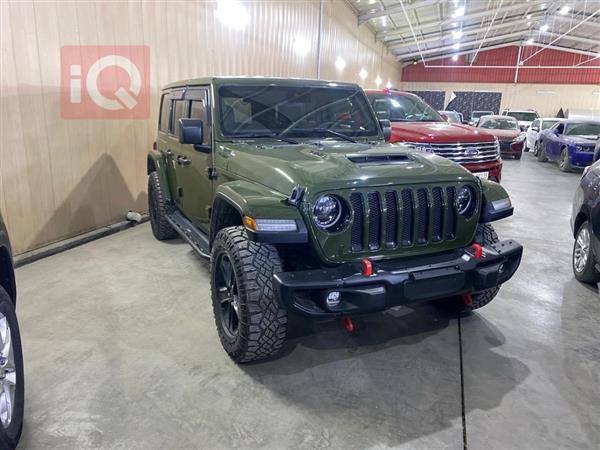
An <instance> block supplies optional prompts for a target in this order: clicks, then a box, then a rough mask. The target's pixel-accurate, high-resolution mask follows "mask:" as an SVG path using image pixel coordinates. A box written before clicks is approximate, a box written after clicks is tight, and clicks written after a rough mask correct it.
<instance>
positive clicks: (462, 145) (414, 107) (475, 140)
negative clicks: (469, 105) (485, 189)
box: [365, 89, 502, 182]
mask: <svg viewBox="0 0 600 450" xmlns="http://www.w3.org/2000/svg"><path fill="white" fill-rule="evenodd" d="M365 92H366V93H367V97H368V98H369V101H370V102H371V104H372V106H373V109H374V110H375V113H376V114H377V117H378V118H379V119H382V120H390V121H391V122H392V134H391V136H390V138H389V142H391V143H397V142H402V143H404V144H406V145H408V146H410V147H412V148H414V149H417V150H420V151H424V152H430V153H435V154H437V155H440V156H444V157H446V158H449V159H451V160H452V161H455V162H457V163H459V164H461V165H463V166H464V167H465V168H467V169H468V170H470V171H471V172H473V173H475V174H476V175H477V176H478V177H480V178H484V179H486V178H489V179H490V180H492V181H496V182H500V180H501V177H502V159H501V158H500V144H499V143H498V140H497V139H496V138H495V137H494V135H492V134H490V133H488V132H486V131H484V130H476V129H473V128H472V127H470V126H468V125H461V124H457V123H448V122H446V121H445V120H444V119H443V118H442V117H441V116H440V115H439V114H438V113H437V111H435V110H434V109H433V108H431V107H430V106H429V105H428V104H427V103H425V102H424V101H423V100H422V99H421V98H420V97H418V96H416V95H414V94H410V93H408V92H402V91H397V90H392V89H384V90H367V91H365Z"/></svg>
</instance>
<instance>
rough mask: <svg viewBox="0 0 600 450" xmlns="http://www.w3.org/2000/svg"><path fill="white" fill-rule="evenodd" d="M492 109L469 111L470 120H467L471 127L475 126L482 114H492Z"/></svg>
mask: <svg viewBox="0 0 600 450" xmlns="http://www.w3.org/2000/svg"><path fill="white" fill-rule="evenodd" d="M493 114H494V111H472V112H471V120H469V125H471V126H472V127H475V126H477V122H479V119H480V118H481V117H483V116H492V115H493Z"/></svg>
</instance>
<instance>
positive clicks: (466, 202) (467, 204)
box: [454, 186, 475, 217]
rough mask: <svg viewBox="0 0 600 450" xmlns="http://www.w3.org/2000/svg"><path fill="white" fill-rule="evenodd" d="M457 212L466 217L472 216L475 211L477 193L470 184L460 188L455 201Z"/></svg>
mask: <svg viewBox="0 0 600 450" xmlns="http://www.w3.org/2000/svg"><path fill="white" fill-rule="evenodd" d="M454 206H455V207H456V212H457V213H458V214H460V215H461V216H464V217H471V216H472V215H473V212H474V211H475V193H474V192H473V189H471V188H470V187H469V186H463V187H461V188H460V189H459V190H458V194H457V195H456V200H455V201H454Z"/></svg>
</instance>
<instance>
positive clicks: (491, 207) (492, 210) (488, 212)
mask: <svg viewBox="0 0 600 450" xmlns="http://www.w3.org/2000/svg"><path fill="white" fill-rule="evenodd" d="M481 192H482V205H481V206H482V207H481V216H480V217H479V222H482V223H487V222H493V221H494V220H500V219H504V218H505V217H508V216H512V214H513V206H512V202H511V200H510V196H509V195H508V192H506V189H504V188H503V187H502V186H501V185H500V184H498V183H495V182H493V181H488V180H482V181H481Z"/></svg>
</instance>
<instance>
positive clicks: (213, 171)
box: [206, 167, 219, 180]
mask: <svg viewBox="0 0 600 450" xmlns="http://www.w3.org/2000/svg"><path fill="white" fill-rule="evenodd" d="M206 172H207V174H208V179H209V180H216V179H217V178H219V172H217V168H216V167H209V168H208V169H206Z"/></svg>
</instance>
